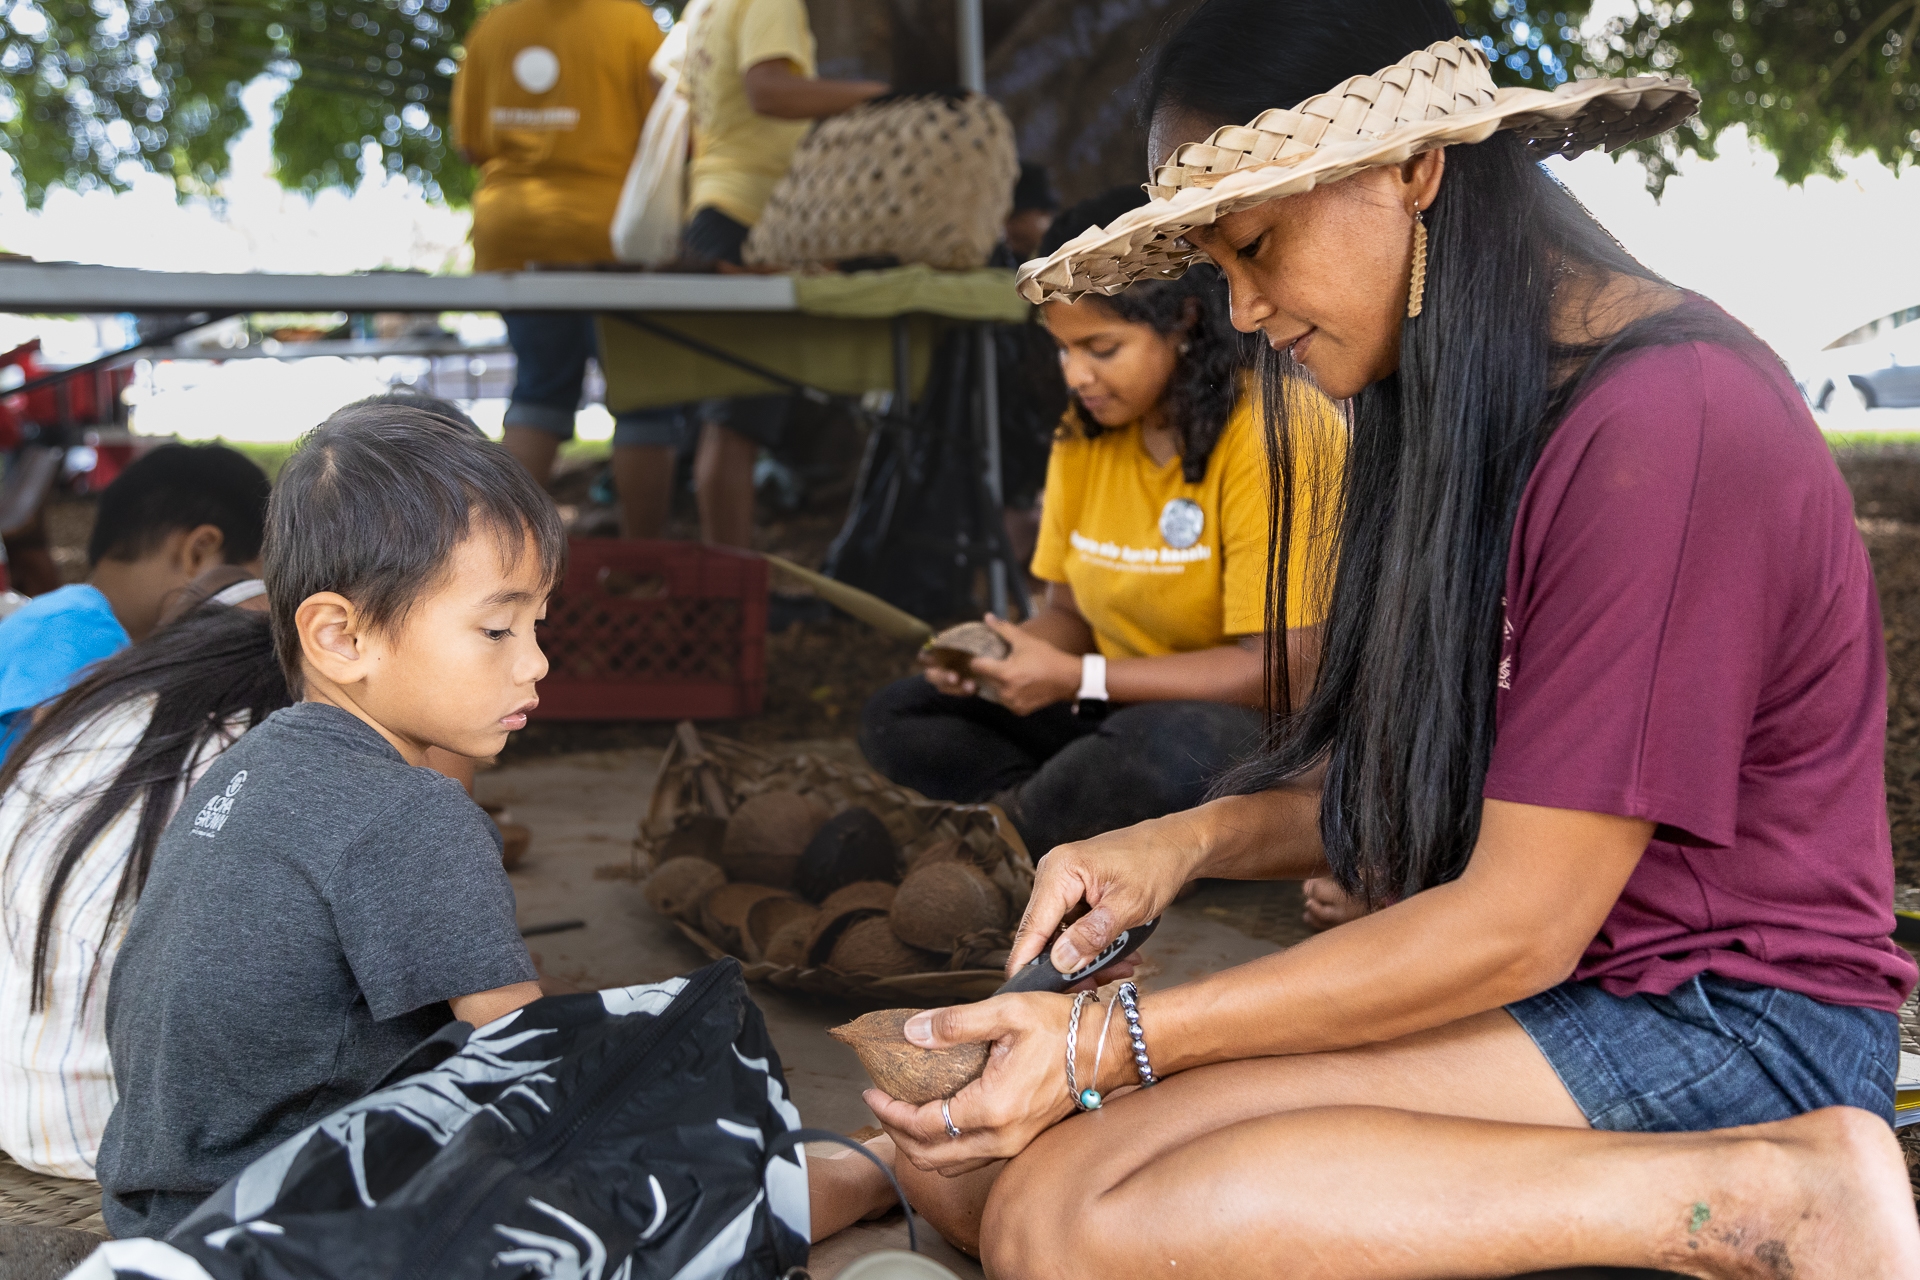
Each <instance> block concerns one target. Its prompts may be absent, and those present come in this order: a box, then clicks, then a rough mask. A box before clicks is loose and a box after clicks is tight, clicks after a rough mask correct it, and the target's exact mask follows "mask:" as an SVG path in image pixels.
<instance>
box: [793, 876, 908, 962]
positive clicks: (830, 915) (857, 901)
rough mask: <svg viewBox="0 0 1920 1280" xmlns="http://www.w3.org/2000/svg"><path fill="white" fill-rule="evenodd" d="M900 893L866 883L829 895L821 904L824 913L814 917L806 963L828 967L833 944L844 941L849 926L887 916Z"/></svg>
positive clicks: (821, 911)
mask: <svg viewBox="0 0 1920 1280" xmlns="http://www.w3.org/2000/svg"><path fill="white" fill-rule="evenodd" d="M896 892H898V891H897V890H896V889H895V888H894V887H893V886H892V885H890V884H883V883H881V882H879V881H877V880H862V881H861V882H859V883H858V884H850V885H848V886H846V887H845V888H843V889H836V890H834V891H833V892H832V893H831V894H828V895H827V900H826V901H825V902H823V903H821V904H820V914H819V915H818V916H816V917H814V924H813V929H812V931H811V932H810V933H808V934H807V948H806V963H807V964H810V965H819V964H825V963H826V962H827V956H828V955H829V954H831V953H832V951H833V944H834V943H836V942H838V941H839V940H840V935H841V934H842V933H844V932H845V931H846V929H847V926H848V925H850V924H852V923H853V922H854V921H856V920H864V919H865V918H867V917H868V916H883V915H885V914H887V909H888V908H889V907H891V906H892V905H893V895H894V894H895V893H896Z"/></svg>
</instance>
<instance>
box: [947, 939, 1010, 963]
mask: <svg viewBox="0 0 1920 1280" xmlns="http://www.w3.org/2000/svg"><path fill="white" fill-rule="evenodd" d="M1012 954H1013V935H1011V934H1009V933H1008V932H1007V931H1006V930H1005V929H982V930H981V931H980V932H978V933H969V934H965V935H962V936H961V937H959V938H957V939H955V940H954V944H953V958H952V959H950V960H948V961H947V968H949V969H956V970H957V969H1005V968H1006V967H1007V959H1008V958H1009V957H1010V956H1011V955H1012Z"/></svg>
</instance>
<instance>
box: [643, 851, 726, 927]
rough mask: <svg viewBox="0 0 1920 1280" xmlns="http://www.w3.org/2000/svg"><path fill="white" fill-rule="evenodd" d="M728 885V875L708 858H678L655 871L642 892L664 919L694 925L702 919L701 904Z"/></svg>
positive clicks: (648, 878)
mask: <svg viewBox="0 0 1920 1280" xmlns="http://www.w3.org/2000/svg"><path fill="white" fill-rule="evenodd" d="M726 882H727V877H726V873H725V872H723V871H721V870H720V868H719V867H716V866H714V865H713V863H711V862H708V861H707V860H706V859H705V858H675V859H673V860H672V861H671V862H663V863H661V864H660V865H659V866H658V867H656V868H654V872H653V874H652V875H650V876H648V877H647V885H646V888H645V889H643V890H642V892H643V893H644V894H645V895H646V898H647V901H648V902H649V903H651V904H652V905H653V909H654V910H655V911H658V912H659V913H660V914H661V915H663V916H668V917H671V918H672V919H675V920H685V921H686V922H687V923H688V924H692V923H694V922H695V921H696V920H698V919H699V918H700V900H701V899H702V898H704V897H706V896H707V895H708V894H709V893H712V892H713V891H714V890H715V889H718V888H719V887H720V886H721V885H723V884H725V883H726Z"/></svg>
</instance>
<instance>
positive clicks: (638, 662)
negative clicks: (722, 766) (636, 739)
mask: <svg viewBox="0 0 1920 1280" xmlns="http://www.w3.org/2000/svg"><path fill="white" fill-rule="evenodd" d="M538 634H539V637H540V647H541V648H542V649H544V650H545V651H546V655H547V662H548V671H547V678H546V679H545V680H542V681H541V682H540V687H539V694H540V706H539V708H538V709H537V710H536V711H535V712H534V717H535V718H536V719H540V720H703V719H737V718H739V717H742V716H755V715H759V714H760V708H761V705H762V704H763V703H764V702H765V700H766V693H767V562H766V561H765V560H763V559H761V558H760V557H759V556H756V555H750V554H747V553H744V552H739V551H730V550H726V549H725V548H720V547H708V546H702V545H700V544H699V543H693V542H644V541H638V540H629V539H611V538H583V539H576V540H574V541H573V542H571V543H570V544H569V546H568V558H567V574H566V578H565V579H564V580H563V581H562V582H561V584H560V590H558V591H556V592H555V593H554V595H553V598H552V600H550V601H549V602H548V604H547V617H546V621H544V622H542V623H541V624H540V629H539V632H538Z"/></svg>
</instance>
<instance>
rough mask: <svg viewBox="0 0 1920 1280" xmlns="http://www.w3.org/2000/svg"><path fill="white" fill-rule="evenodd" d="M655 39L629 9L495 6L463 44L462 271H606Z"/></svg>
mask: <svg viewBox="0 0 1920 1280" xmlns="http://www.w3.org/2000/svg"><path fill="white" fill-rule="evenodd" d="M663 38H664V37H663V36H662V35H661V33H660V26H659V24H658V23H656V22H655V21H654V20H653V11H652V10H651V9H650V8H648V7H647V6H646V5H644V4H640V3H638V0H506V3H505V4H501V5H497V6H495V7H494V8H492V9H489V10H487V12H486V13H485V15H483V16H482V17H481V19H480V20H479V21H478V22H476V23H474V25H473V30H471V31H470V32H468V33H467V40H466V56H465V57H464V58H463V59H462V60H461V63H460V69H459V71H458V73H456V74H455V76H454V79H453V116H452V125H453V141H454V145H455V146H457V147H458V148H459V149H460V150H461V151H462V152H464V153H465V154H466V155H467V156H468V158H469V159H471V160H472V161H473V162H474V163H475V164H477V165H479V166H480V185H479V187H478V189H476V190H475V192H474V195H473V267H474V270H476V271H518V270H520V269H522V268H523V267H525V266H526V265H527V264H528V263H529V262H540V263H569V262H571V263H583V262H611V261H612V260H613V242H612V238H611V235H610V228H611V227H612V225H613V211H614V208H615V206H617V205H618V204H619V203H620V188H621V186H622V185H623V184H624V183H625V182H626V177H627V169H628V168H629V166H631V165H632V164H633V153H634V151H635V149H636V148H638V146H639V145H640V129H641V126H642V125H644V124H645V123H646V119H647V111H648V109H649V108H651V107H652V106H653V77H652V74H651V73H650V72H649V70H648V66H647V64H648V63H649V62H651V61H652V60H653V55H654V51H655V50H657V49H659V47H660V42H661V40H662V39H663Z"/></svg>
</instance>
